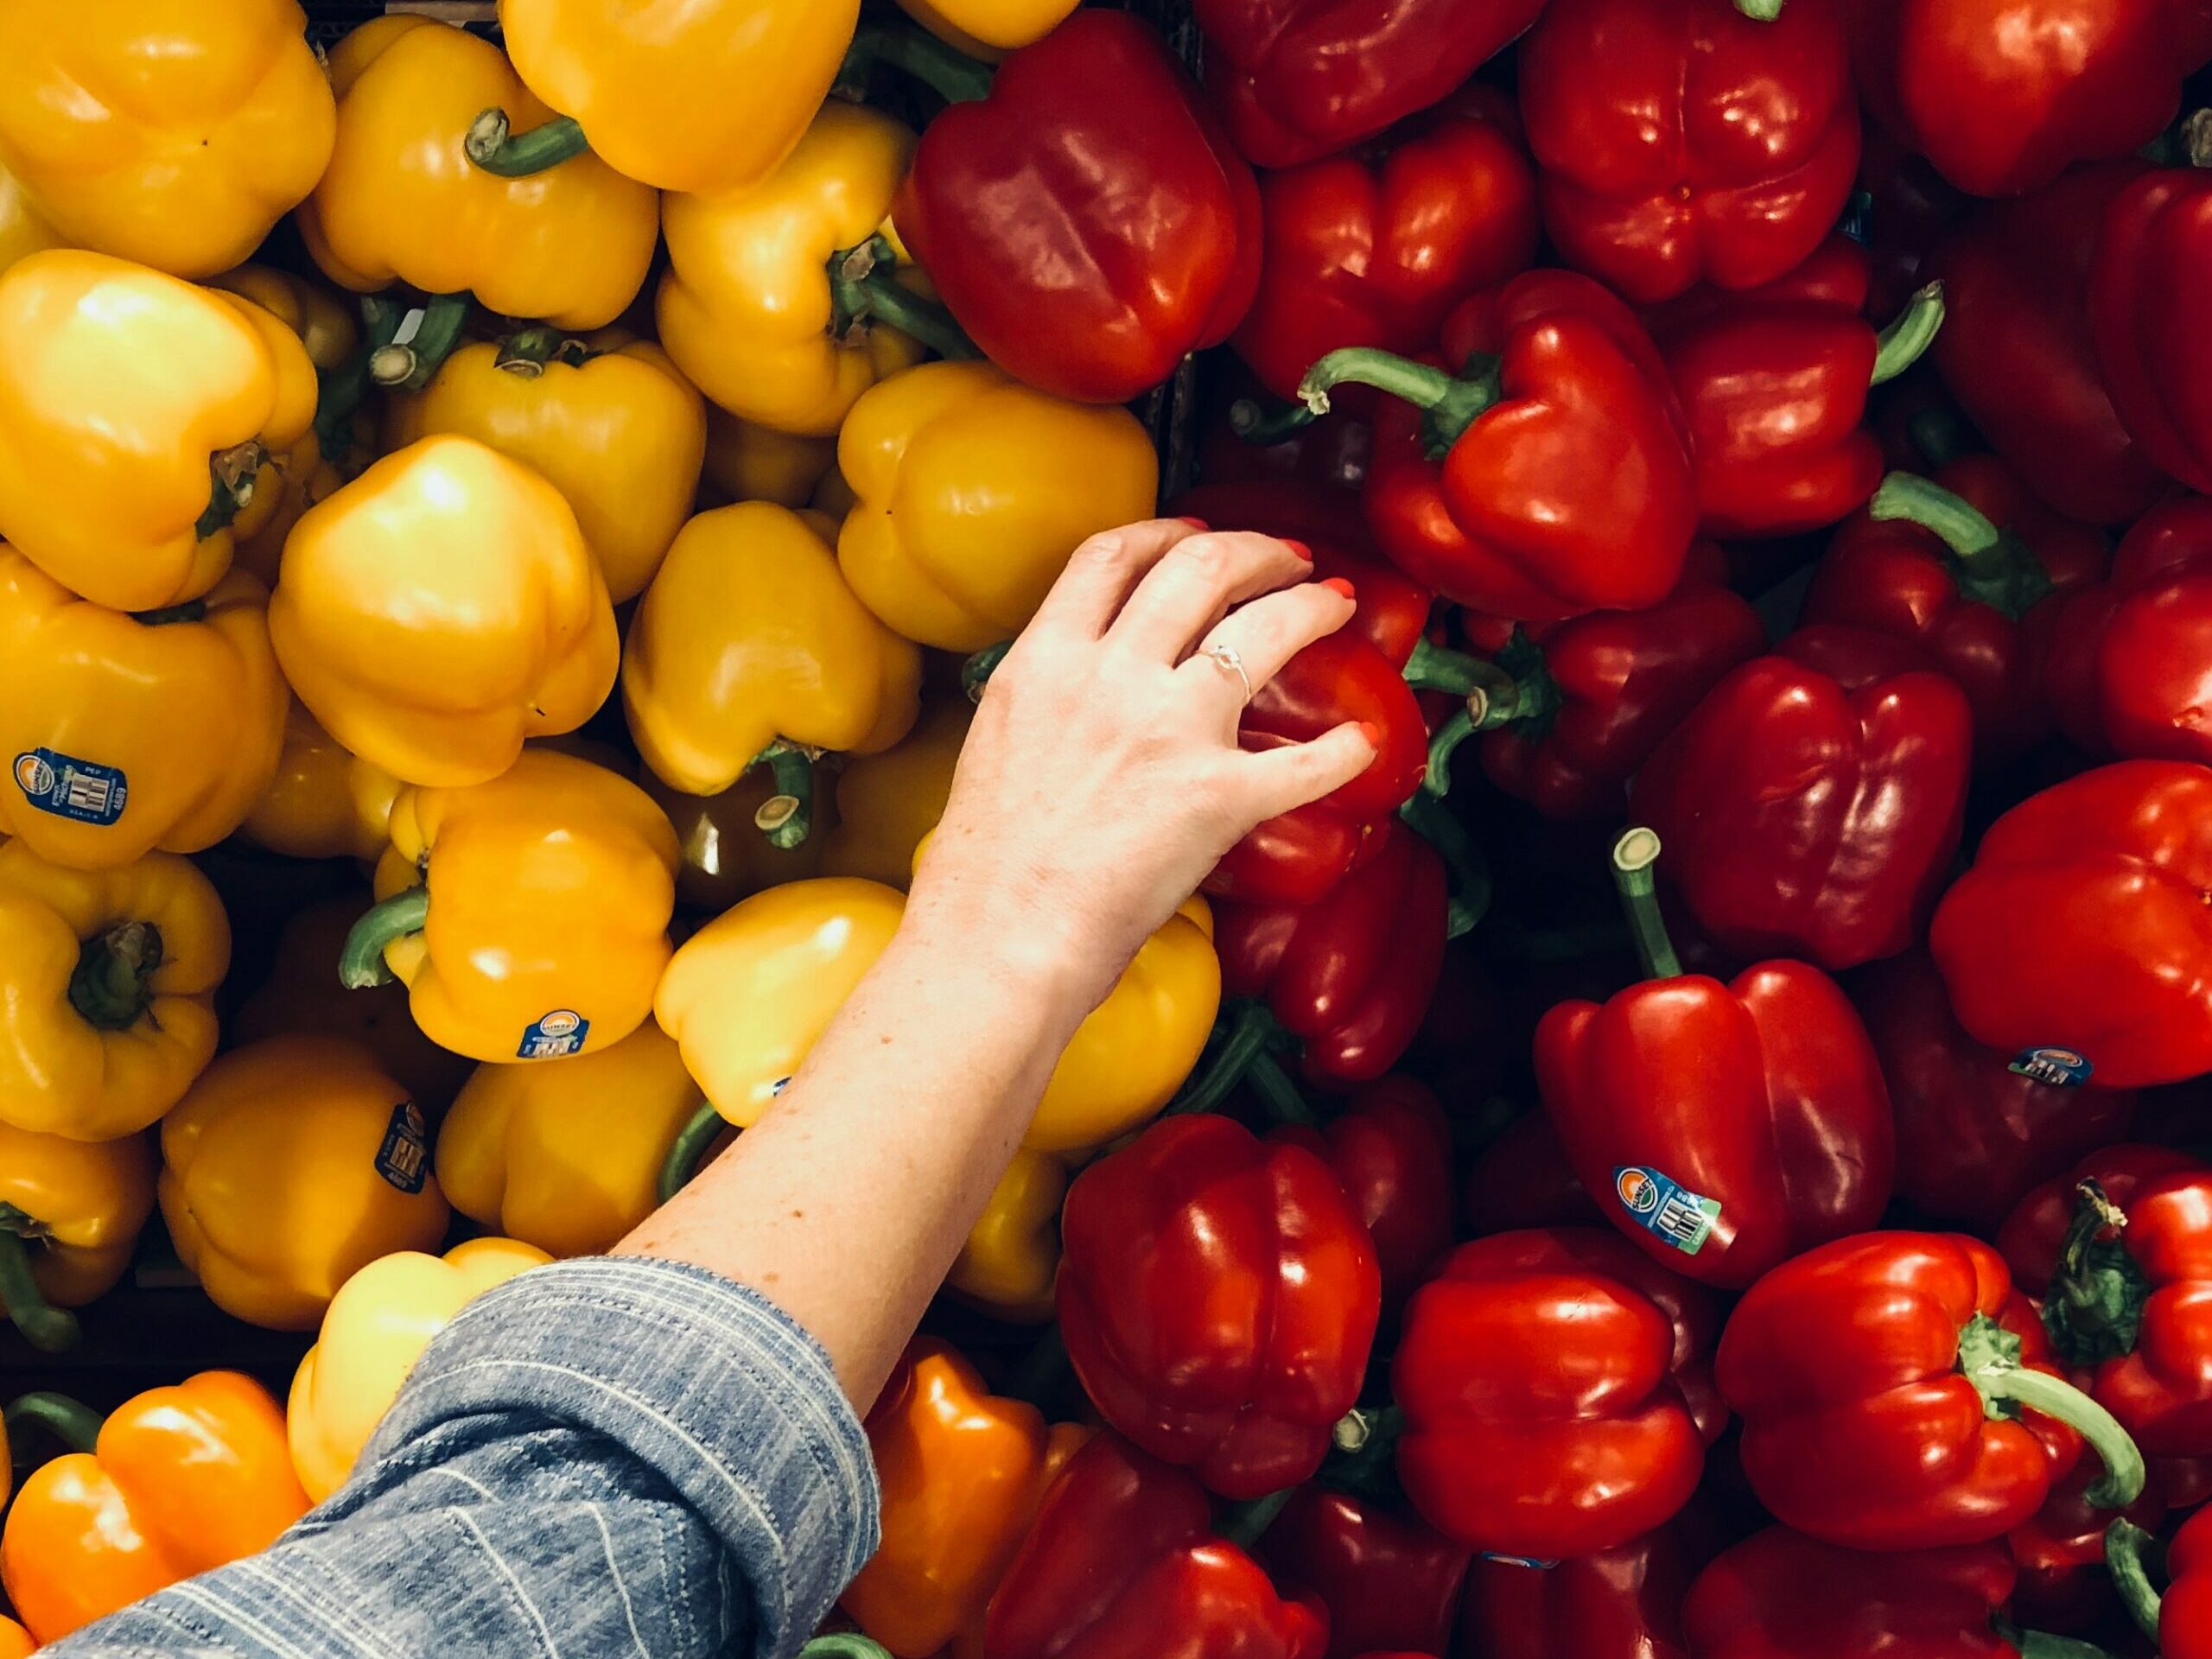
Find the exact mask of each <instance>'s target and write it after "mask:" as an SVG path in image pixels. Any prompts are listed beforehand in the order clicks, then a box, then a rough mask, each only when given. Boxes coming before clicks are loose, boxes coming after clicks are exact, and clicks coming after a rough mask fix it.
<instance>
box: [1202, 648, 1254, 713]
mask: <svg viewBox="0 0 2212 1659" xmlns="http://www.w3.org/2000/svg"><path fill="white" fill-rule="evenodd" d="M1206 655H1207V656H1209V657H1211V658H1213V659H1214V661H1216V662H1217V663H1219V664H1221V665H1222V666H1223V667H1224V668H1225V669H1227V670H1228V671H1230V673H1232V674H1234V675H1235V676H1236V677H1237V678H1238V679H1240V680H1242V681H1243V683H1244V701H1245V702H1251V701H1252V677H1251V676H1250V675H1249V674H1247V673H1246V672H1245V671H1244V659H1243V658H1242V657H1239V656H1238V655H1237V654H1236V649H1235V647H1233V646H1230V645H1208V646H1207V647H1206Z"/></svg>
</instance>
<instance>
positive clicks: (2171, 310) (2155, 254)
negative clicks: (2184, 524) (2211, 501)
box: [2089, 153, 2212, 490]
mask: <svg viewBox="0 0 2212 1659" xmlns="http://www.w3.org/2000/svg"><path fill="white" fill-rule="evenodd" d="M2206 159H2207V160H2208V161H2212V153H2208V155H2207V157H2206ZM2208 279H2212V177H2208V175H2206V174H2205V172H2204V171H2203V170H2202V168H2197V167H2194V166H2191V167H2180V168H2164V169H2161V170H2160V171H2158V172H2156V173H2147V174H2145V175H2143V176H2142V177H2140V178H2138V179H2136V180H2134V181H2133V182H2131V183H2129V184H2128V185H2127V186H2126V187H2125V188H2123V189H2122V190H2121V191H2120V194H2119V195H2118V196H2117V197H2115V198H2114V199H2113V203H2112V206H2111V207H2108V208H2107V210H2106V212H2105V219H2104V226H2103V234H2102V235H2101V237H2100V238H2098V242H2097V253H2096V259H2095V262H2094V264H2092V265H2091V266H2090V269H2089V328H2090V333H2091V334H2092V335H2093V336H2094V339H2095V340H2096V344H2097V361H2098V362H2099V363H2100V364H2101V365H2103V368H2104V375H2105V387H2106V390H2107V391H2110V392H2111V393H2112V401H2113V407H2114V408H2115V409H2117V410H2119V411H2120V420H2121V421H2122V422H2123V423H2125V424H2126V428H2127V429H2128V432H2129V433H2130V434H2131V435H2133V437H2134V439H2135V441H2136V442H2138V443H2139V444H2141V445H2142V446H2143V449H2144V453H2145V454H2148V455H2149V456H2150V457H2151V459H2152V461H2156V462H2157V463H2158V465H2159V466H2160V467H2164V469H2165V470H2166V471H2167V472H2169V473H2171V474H2173V476H2174V477H2176V478H2177V479H2179V480H2181V481H2182V482H2183V483H2184V484H2186V485H2188V486H2190V488H2191V489H2193V490H2212V389H2208V388H2207V386H2206V385H2204V384H2203V383H2204V380H2205V378H2206V374H2207V372H2208V371H2212V334H2208V332H2207V331H2206V329H2205V328H2204V327H2203V326H2202V322H2201V321H2200V314H2201V312H2202V308H2203V296H2204V291H2205V286H2206V283H2207V281H2208Z"/></svg>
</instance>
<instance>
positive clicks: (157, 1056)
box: [0, 841, 231, 1141]
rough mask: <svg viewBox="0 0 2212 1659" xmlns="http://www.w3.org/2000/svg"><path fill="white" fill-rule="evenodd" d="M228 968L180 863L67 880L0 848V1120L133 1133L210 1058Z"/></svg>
mask: <svg viewBox="0 0 2212 1659" xmlns="http://www.w3.org/2000/svg"><path fill="white" fill-rule="evenodd" d="M230 966H231V925H230V920H229V918H227V917H226V915H225V914H224V912H223V901H222V900H221V899H219V898H218V897H217V896H216V893H215V889H214V887H213V885H212V884H211V883H210V882H209V881H208V880H207V877H206V876H204V875H202V874H200V872H199V871H198V870H197V869H195V868H194V867H193V866H192V864H191V863H190V862H189V861H187V860H184V859H181V858H179V857H177V856H176V855H175V854H173V853H149V854H147V855H146V856H145V857H143V858H142V859H140V860H139V861H137V863H135V864H126V865H124V867H123V868H120V869H114V870H98V871H86V870H72V869H67V868H63V867H62V866H60V865H59V864H51V863H48V861H46V860H44V859H42V858H41V857H40V856H39V855H37V854H36V853H35V852H33V851H32V850H31V849H30V848H29V846H28V845H26V844H25V843H24V842H21V841H10V842H5V843H0V1122H4V1123H9V1124H12V1125H13V1126H14V1127H15V1128H19V1129H29V1130H33V1131H35V1132H36V1133H39V1134H41V1135H66V1136H67V1137H68V1138H69V1139H70V1140H73V1141H113V1140H117V1139H119V1138H120V1137H121V1136H124V1135H136V1134H137V1132H138V1131H139V1130H141V1129H143V1128H145V1127H146V1126H147V1125H148V1124H149V1123H151V1122H154V1121H155V1120H156V1118H158V1117H160V1116H162V1114H163V1113H164V1112H166V1111H168V1109H170V1108H171V1107H173V1106H175V1104H176V1103H177V1102H178V1100H179V1099H181V1097H182V1096H183V1094H184V1091H185V1090H187V1089H188V1088H189V1087H190V1086H191V1084H192V1081H193V1079H194V1077H198V1076H199V1075H200V1070H201V1068H203V1067H204V1066H206V1065H207V1062H208V1059H209V1058H210V1057H211V1056H213V1053H214V1052H215V1007H214V1000H215V987H216V986H218V985H219V984H220V983H221V982H222V979H223V976H224V975H225V974H226V973H227V972H229V971H230Z"/></svg>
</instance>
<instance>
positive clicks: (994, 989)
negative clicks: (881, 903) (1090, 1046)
mask: <svg viewBox="0 0 2212 1659" xmlns="http://www.w3.org/2000/svg"><path fill="white" fill-rule="evenodd" d="M1065 920H1066V918H1065V915H1064V914H1062V913H1061V912H1059V911H1058V908H1057V907H1055V906H1052V905H1051V904H1050V903H1049V902H1047V901H1045V900H1043V899H1037V900H1036V901H1035V902H1031V901H1030V900H1029V899H1027V897H1025V895H1024V894H1023V893H1020V891H1018V890H1017V889H1016V888H1015V887H1014V886H1012V885H1010V884H1008V883H1007V882H1004V881H1001V880H975V881H970V880H963V878H962V876H961V875H960V874H958V873H957V872H956V871H950V870H944V869H939V868H932V867H930V866H928V865H926V864H925V867H924V868H923V869H922V871H921V872H920V873H919V874H917V876H916V878H915V880H914V884H913V888H912V892H911V893H910V894H909V895H908V898H907V901H906V921H905V924H904V925H903V926H902V927H901V928H900V929H899V938H898V941H897V943H896V944H895V945H894V947H893V948H894V949H896V950H899V951H900V952H901V954H908V953H911V954H912V955H913V956H915V957H922V958H925V960H926V963H927V966H928V969H929V971H930V972H931V976H932V977H936V976H947V977H955V978H957V977H961V976H968V977H971V978H973V979H975V980H976V982H978V990H979V992H981V993H982V994H985V995H990V996H992V997H993V998H995V999H999V1007H1000V1008H1001V1013H1002V1014H1005V1015H1007V1016H1010V1017H1014V1018H1017V1019H1018V1018H1020V1017H1021V1016H1024V1015H1027V1016H1028V1017H1029V1019H1031V1020H1033V1022H1034V1023H1035V1024H1036V1025H1037V1026H1038V1027H1039V1029H1040V1030H1041V1031H1042V1032H1044V1033H1048V1034H1049V1033H1059V1034H1061V1036H1062V1037H1063V1039H1064V1038H1065V1036H1069V1035H1072V1034H1073V1033H1074V1031H1075V1028H1076V1027H1077V1026H1079V1025H1080V1024H1082V1023H1083V1020H1084V1016H1085V1015H1087V1014H1090V1011H1091V1009H1093V1008H1094V1007H1097V1005H1098V1004H1099V1003H1100V1002H1101V1001H1103V1000H1104V997H1105V995H1106V993H1107V992H1108V991H1109V990H1110V989H1111V988H1113V976H1111V975H1103V974H1102V964H1101V963H1098V962H1097V961H1096V960H1095V959H1094V955H1095V953H1091V952H1088V951H1086V950H1084V949H1083V948H1082V947H1081V945H1080V944H1078V943H1077V939H1076V938H1075V937H1074V936H1073V932H1072V930H1071V929H1069V928H1067V927H1066V926H1065V925H1064V924H1065Z"/></svg>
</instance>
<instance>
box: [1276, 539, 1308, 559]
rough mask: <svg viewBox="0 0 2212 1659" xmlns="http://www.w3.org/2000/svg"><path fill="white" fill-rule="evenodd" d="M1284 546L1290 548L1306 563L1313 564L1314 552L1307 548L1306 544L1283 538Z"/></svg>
mask: <svg viewBox="0 0 2212 1659" xmlns="http://www.w3.org/2000/svg"><path fill="white" fill-rule="evenodd" d="M1283 545H1284V546H1285V547H1287V548H1288V549H1289V550H1291V551H1292V552H1294V553H1295V554H1297V555H1298V556H1299V557H1300V558H1301V559H1303V560H1305V561H1306V563H1308V564H1311V563H1313V549H1312V548H1310V547H1308V546H1306V543H1303V542H1294V541H1292V540H1290V539H1289V538H1288V537H1284V538H1283Z"/></svg>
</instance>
